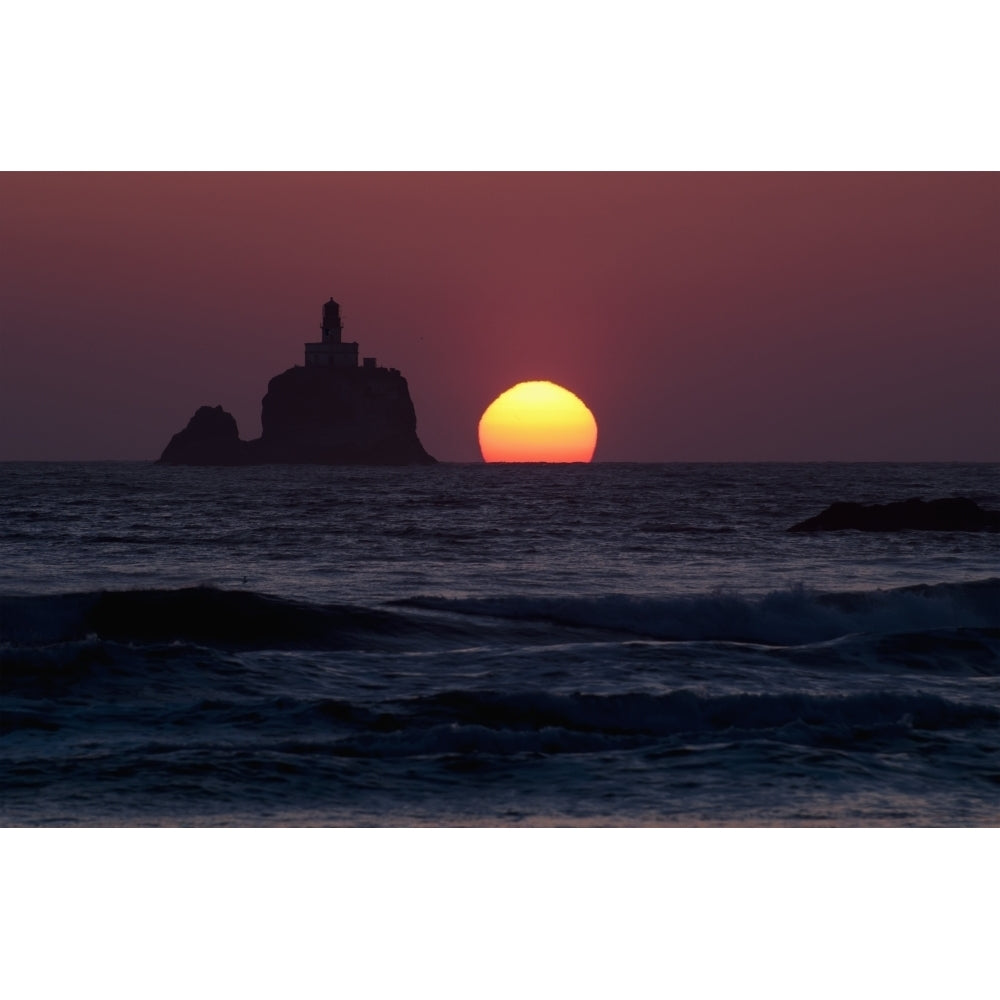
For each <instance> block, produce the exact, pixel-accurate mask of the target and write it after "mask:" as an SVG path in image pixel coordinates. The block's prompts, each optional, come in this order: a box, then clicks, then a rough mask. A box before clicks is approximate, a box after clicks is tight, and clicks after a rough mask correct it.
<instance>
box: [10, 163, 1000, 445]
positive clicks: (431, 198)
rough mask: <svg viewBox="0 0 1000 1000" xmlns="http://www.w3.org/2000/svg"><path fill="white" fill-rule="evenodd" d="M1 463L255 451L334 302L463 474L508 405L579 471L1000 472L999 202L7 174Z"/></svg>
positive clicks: (912, 177) (364, 176) (740, 191)
mask: <svg viewBox="0 0 1000 1000" xmlns="http://www.w3.org/2000/svg"><path fill="white" fill-rule="evenodd" d="M0 230H2V232H3V234H4V238H3V240H2V243H0V265H2V266H0V275H2V278H0V282H2V288H0V292H2V299H0V306H2V313H0V319H2V326H0V338H2V339H0V352H2V353H0V361H2V364H0V459H4V460H18V459H44V460H64V459H66V460H68V459H147V458H148V459H154V458H156V457H158V456H159V454H160V452H161V451H162V449H163V447H164V446H165V445H166V443H167V441H168V440H169V439H170V437H171V435H172V434H173V433H175V432H176V431H178V430H180V429H181V428H182V427H183V426H184V425H185V424H186V423H187V421H188V419H189V418H190V416H191V415H192V414H193V413H194V411H195V409H196V408H197V407H198V406H201V405H204V404H208V405H217V404H221V405H222V406H223V407H224V408H225V409H227V410H229V411H230V412H231V413H233V415H234V416H235V417H236V419H237V422H238V424H239V427H240V433H241V436H242V437H243V438H244V439H248V438H252V437H256V436H258V435H259V433H260V400H261V398H262V396H263V395H264V393H265V391H266V386H267V381H268V379H269V378H271V377H272V376H273V375H276V374H278V373H279V372H281V371H284V370H285V369H286V368H289V367H291V366H292V365H295V364H302V361H303V344H304V342H306V341H307V340H314V339H317V337H318V332H319V323H320V315H321V308H322V304H323V302H325V301H326V299H328V298H329V297H330V296H333V297H334V298H336V299H337V301H338V302H340V303H341V307H342V313H343V317H344V323H345V331H344V336H345V339H346V340H357V341H358V342H359V343H360V351H361V353H362V354H363V355H374V356H376V357H377V358H378V361H379V363H380V364H384V365H387V366H391V367H396V368H399V369H401V371H402V372H403V374H404V376H405V377H406V378H407V380H408V383H409V387H410V394H411V397H412V399H413V402H414V405H415V407H416V411H417V421H418V424H417V429H418V434H419V436H420V438H421V440H422V442H423V444H424V446H425V447H426V448H427V450H428V451H429V452H430V453H431V454H432V455H434V456H435V457H437V458H438V459H439V460H442V461H453V462H469V461H479V460H480V455H479V450H478V445H477V438H476V428H477V424H478V420H479V417H480V416H481V414H482V412H483V410H484V409H485V408H486V407H487V406H488V405H489V403H490V402H491V401H492V400H493V399H494V398H495V397H496V396H497V395H498V394H499V393H501V392H503V391H504V390H506V389H508V388H510V387H511V386H512V385H514V384H515V383H517V382H519V381H523V380H534V379H544V380H550V381H553V382H556V383H558V384H560V385H563V386H565V387H566V388H568V389H570V390H571V391H573V392H574V393H576V394H577V395H579V396H580V397H581V398H582V399H583V400H584V402H585V403H586V404H587V405H588V406H589V407H590V409H591V410H592V411H593V413H594V415H595V417H596V419H597V422H598V427H599V434H598V445H597V451H596V453H595V461H653V462H665V461H771V460H777V461H782V460H790V461H827V460H834V461H840V460H844V461H854V460H861V461H869V460H874V461H879V460H890V461H918V460H930V461H939V460H944V461H948V460H962V461H998V460H1000V391H998V385H1000V383H998V380H997V373H998V372H1000V282H998V276H1000V178H998V175H997V174H995V173H975V172H956V173H919V172H918V173H898V172H897V173H854V172H837V173H816V172H798V173H774V172H763V173H758V172H711V173H701V172H609V173H603V172H495V173H491V172H458V173H450V172H388V173H386V172H354V173H348V172H316V173H312V172H274V173H252V172H250V173H226V172H212V173H190V172H173V173H145V172H144V173H118V172H93V173H84V172H77V173H51V172H40V173H39V172H30V173H7V174H0Z"/></svg>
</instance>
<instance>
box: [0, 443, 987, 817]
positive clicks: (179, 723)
mask: <svg viewBox="0 0 1000 1000" xmlns="http://www.w3.org/2000/svg"><path fill="white" fill-rule="evenodd" d="M946 496H967V497H971V498H972V499H974V500H976V501H977V502H978V503H979V504H980V505H981V506H983V507H986V508H991V509H998V508H1000V465H996V464H992V465H991V464H977V465H962V464H691V465H686V464H614V463H594V464H590V465H485V464H447V463H442V464H439V465H436V466H429V467H413V468H362V467H320V466H258V467H248V468H171V467H162V466H158V465H155V464H152V463H147V462H106V463H6V464H3V465H0V823H2V824H3V825H6V826H213V827H214V826H239V827H244V826H253V827H261V826H267V827H269V826H339V827H343V826H352V827H354V826H394V827H400V826H405V827H412V826H422V827H428V826H429V827H441V826H448V827H454V826H459V827H512V826H532V827H553V826H556V827H565V826H572V827H578V826H587V827H594V826H599V827H604V826H612V827H638V826H652V827H659V826H671V827H677V826H682V827H686V826H699V827H702V826H837V827H844V826H865V827H870V826H892V827H896V826H924V827H926V826H933V827H939V826H995V825H997V824H998V823H1000V534H996V533H992V534H991V533H946V532H902V533H891V534H874V533H862V532H856V531H840V532H827V533H818V534H796V533H789V532H788V531H787V529H788V527H789V526H791V525H792V524H794V523H795V522H797V521H800V520H802V519H804V518H807V517H810V516H812V515H814V514H817V513H819V512H820V511H821V510H822V509H824V508H825V507H826V506H827V505H828V504H830V503H832V502H833V501H835V500H855V501H862V502H887V501H892V500H904V499H907V498H910V497H923V498H925V499H933V498H937V497H946Z"/></svg>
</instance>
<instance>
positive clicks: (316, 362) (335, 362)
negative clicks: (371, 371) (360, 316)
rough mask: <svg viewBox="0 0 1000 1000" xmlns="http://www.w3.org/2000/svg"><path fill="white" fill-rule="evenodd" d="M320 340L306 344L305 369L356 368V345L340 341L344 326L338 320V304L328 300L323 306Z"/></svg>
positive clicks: (331, 299)
mask: <svg viewBox="0 0 1000 1000" xmlns="http://www.w3.org/2000/svg"><path fill="white" fill-rule="evenodd" d="M320 330H321V331H322V339H321V340H320V341H319V342H317V343H313V344H306V367H307V368H313V367H319V368H357V367H358V345H357V342H356V341H355V342H354V343H350V344H345V343H344V342H343V341H342V340H341V336H342V335H343V332H344V324H343V322H342V321H341V319H340V304H339V303H337V302H335V301H334V300H333V298H332V297H331V298H330V301H329V302H326V303H324V304H323V323H322V325H321V327H320Z"/></svg>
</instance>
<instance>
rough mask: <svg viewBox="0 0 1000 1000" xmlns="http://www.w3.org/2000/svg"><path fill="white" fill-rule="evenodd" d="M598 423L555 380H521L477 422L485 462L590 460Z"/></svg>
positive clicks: (494, 402)
mask: <svg viewBox="0 0 1000 1000" xmlns="http://www.w3.org/2000/svg"><path fill="white" fill-rule="evenodd" d="M596 445H597V421H596V420H595V419H594V415H593V414H592V413H591V412H590V410H588V409H587V407H586V405H585V404H584V403H583V401H582V400H581V399H580V398H579V397H578V396H575V395H573V393H571V392H570V391H569V390H568V389H564V388H563V387H562V386H560V385H556V384H555V383H554V382H520V383H518V384H517V385H515V386H514V387H513V388H512V389H508V390H507V391H506V392H504V393H501V394H500V395H499V396H497V398H496V399H495V400H493V402H492V403H490V405H489V406H488V407H487V408H486V411H485V412H484V413H483V415H482V417H481V418H480V420H479V450H480V451H481V452H482V453H483V460H484V461H486V462H589V461H590V460H591V459H592V458H593V456H594V448H595V446H596Z"/></svg>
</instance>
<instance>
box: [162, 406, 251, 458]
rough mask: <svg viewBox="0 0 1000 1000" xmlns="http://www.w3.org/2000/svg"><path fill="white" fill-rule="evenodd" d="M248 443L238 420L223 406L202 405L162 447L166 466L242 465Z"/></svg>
mask: <svg viewBox="0 0 1000 1000" xmlns="http://www.w3.org/2000/svg"><path fill="white" fill-rule="evenodd" d="M245 448H246V445H245V443H244V442H243V441H241V440H240V432H239V429H238V428H237V426H236V419H235V418H234V417H233V415H232V414H231V413H227V412H226V411H225V410H224V409H223V408H222V407H221V406H201V407H199V408H198V410H197V411H196V412H195V415H194V416H193V417H192V418H191V419H190V420H189V421H188V425H187V427H185V428H184V430H182V431H178V432H177V433H176V434H175V435H174V436H173V437H172V438H171V439H170V443H169V444H168V445H167V446H166V448H164V449H163V454H162V455H161V456H160V462H161V463H162V464H164V465H242V464H243V459H244V455H245V450H244V449H245Z"/></svg>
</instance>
